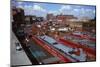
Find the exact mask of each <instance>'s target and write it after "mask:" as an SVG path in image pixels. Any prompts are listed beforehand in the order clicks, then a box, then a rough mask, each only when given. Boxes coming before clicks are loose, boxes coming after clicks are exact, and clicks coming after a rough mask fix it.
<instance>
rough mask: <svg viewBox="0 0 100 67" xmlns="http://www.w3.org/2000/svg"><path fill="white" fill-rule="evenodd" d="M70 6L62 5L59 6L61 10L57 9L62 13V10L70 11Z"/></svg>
mask: <svg viewBox="0 0 100 67" xmlns="http://www.w3.org/2000/svg"><path fill="white" fill-rule="evenodd" d="M70 9H71V6H70V5H63V6H61V8H60V9H59V11H60V12H62V11H64V10H70Z"/></svg>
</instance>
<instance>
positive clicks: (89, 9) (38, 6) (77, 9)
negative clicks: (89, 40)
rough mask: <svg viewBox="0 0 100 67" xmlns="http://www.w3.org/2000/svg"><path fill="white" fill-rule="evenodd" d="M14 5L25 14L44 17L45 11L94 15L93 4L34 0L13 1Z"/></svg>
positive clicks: (82, 15)
mask: <svg viewBox="0 0 100 67" xmlns="http://www.w3.org/2000/svg"><path fill="white" fill-rule="evenodd" d="M13 5H15V6H16V7H21V8H23V9H24V11H25V15H36V16H43V17H45V16H46V14H47V13H53V14H54V15H57V14H61V13H62V14H65V15H74V16H76V17H78V18H90V19H93V18H94V17H95V12H96V11H95V6H86V5H70V4H54V3H34V2H13Z"/></svg>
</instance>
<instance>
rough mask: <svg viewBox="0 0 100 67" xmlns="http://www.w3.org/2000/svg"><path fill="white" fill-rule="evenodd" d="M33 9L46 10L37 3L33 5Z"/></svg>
mask: <svg viewBox="0 0 100 67" xmlns="http://www.w3.org/2000/svg"><path fill="white" fill-rule="evenodd" d="M33 10H37V11H43V12H46V10H45V9H44V8H43V7H41V6H39V5H34V6H33Z"/></svg>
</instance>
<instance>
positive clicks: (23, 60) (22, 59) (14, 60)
mask: <svg viewBox="0 0 100 67" xmlns="http://www.w3.org/2000/svg"><path fill="white" fill-rule="evenodd" d="M11 36H12V37H11V65H31V64H32V63H31V62H30V60H29V59H28V57H27V55H26V53H25V52H24V50H22V51H16V46H15V42H19V41H18V40H17V38H16V36H15V35H14V33H13V32H12V33H11Z"/></svg>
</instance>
